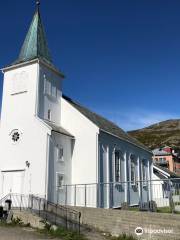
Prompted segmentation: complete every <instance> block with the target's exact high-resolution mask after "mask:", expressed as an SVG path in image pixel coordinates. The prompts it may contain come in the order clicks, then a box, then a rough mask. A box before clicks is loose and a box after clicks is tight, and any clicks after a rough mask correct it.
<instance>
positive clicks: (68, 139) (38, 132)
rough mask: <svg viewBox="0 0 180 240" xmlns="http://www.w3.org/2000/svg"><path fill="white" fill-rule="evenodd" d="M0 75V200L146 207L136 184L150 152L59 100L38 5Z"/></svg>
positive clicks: (147, 195)
mask: <svg viewBox="0 0 180 240" xmlns="http://www.w3.org/2000/svg"><path fill="white" fill-rule="evenodd" d="M2 72H3V74H4V84H3V98H2V109H1V119H0V198H2V197H4V196H6V195H7V194H9V193H19V194H36V195H40V196H42V197H43V198H46V199H48V200H49V201H52V202H56V201H57V199H58V202H59V203H62V204H63V202H64V201H66V204H71V205H73V204H74V205H83V204H84V201H86V206H91V207H106V208H109V207H120V206H121V204H122V203H124V202H127V203H128V204H129V205H137V204H139V202H140V201H142V202H146V201H148V200H151V191H150V188H149V187H148V183H147V185H145V184H141V183H140V182H139V183H137V182H138V181H140V180H144V181H146V180H149V179H151V175H152V153H151V151H150V150H148V149H147V148H146V147H145V146H144V145H142V144H141V143H139V142H138V141H136V140H135V139H133V138H132V137H130V136H129V135H128V134H127V133H126V132H124V131H123V130H122V129H121V128H119V127H118V126H117V125H115V124H114V123H112V122H111V121H108V120H106V119H105V118H103V117H101V116H99V115H98V114H96V113H94V112H92V111H90V110H89V109H87V108H85V107H83V106H82V105H81V104H79V103H77V102H75V101H74V100H72V99H70V98H69V97H67V96H65V95H64V94H63V88H62V83H63V81H64V80H63V79H64V75H63V73H61V71H59V70H58V69H57V68H56V67H55V66H54V64H53V62H52V59H51V56H50V53H49V50H48V46H47V41H46V37H45V33H44V28H43V25H42V20H41V16H40V10H39V6H38V7H37V10H36V12H35V14H34V16H33V20H32V22H31V25H30V28H29V30H28V33H27V35H26V38H25V41H24V44H23V46H22V48H21V51H20V54H19V57H18V59H17V60H16V61H15V62H13V64H11V65H9V66H7V67H4V68H3V69H2Z"/></svg>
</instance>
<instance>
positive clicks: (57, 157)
mask: <svg viewBox="0 0 180 240" xmlns="http://www.w3.org/2000/svg"><path fill="white" fill-rule="evenodd" d="M60 150H62V157H61V158H59V151H60ZM56 159H57V162H64V147H63V146H62V145H58V144H57V145H56Z"/></svg>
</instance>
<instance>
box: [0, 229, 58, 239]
mask: <svg viewBox="0 0 180 240" xmlns="http://www.w3.org/2000/svg"><path fill="white" fill-rule="evenodd" d="M42 239H53V240H55V238H52V237H47V236H45V235H43V234H40V233H38V232H36V231H35V230H34V229H32V228H21V227H0V240H42Z"/></svg>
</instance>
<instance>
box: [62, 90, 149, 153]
mask: <svg viewBox="0 0 180 240" xmlns="http://www.w3.org/2000/svg"><path fill="white" fill-rule="evenodd" d="M63 98H64V99H65V100H66V101H67V102H69V103H70V104H71V105H72V106H73V107H75V108H76V109H77V110H78V111H79V112H81V113H82V114H83V115H84V116H85V117H87V118H88V119H89V120H90V121H92V122H93V123H94V124H95V125H96V126H98V127H99V128H100V130H102V131H104V132H107V133H109V134H111V135H114V136H116V137H118V138H120V139H123V140H125V141H127V142H130V143H131V144H133V145H136V146H138V147H140V148H143V149H144V150H146V151H149V152H151V151H150V150H149V149H148V148H147V147H146V146H144V145H143V144H142V143H140V142H139V141H137V140H136V139H134V138H133V137H131V136H129V135H128V133H126V132H125V131H123V130H122V129H121V128H120V127H118V126H117V125H116V124H114V123H113V122H111V121H109V120H107V119H105V118H104V117H102V116H100V115H98V114H97V113H94V112H92V111H91V110H89V109H88V108H86V107H83V106H82V105H80V104H79V103H77V102H75V101H73V100H72V99H71V98H69V97H67V96H65V95H63Z"/></svg>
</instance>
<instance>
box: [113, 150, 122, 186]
mask: <svg viewBox="0 0 180 240" xmlns="http://www.w3.org/2000/svg"><path fill="white" fill-rule="evenodd" d="M114 155H115V156H114V158H115V181H116V182H121V181H122V160H123V156H122V153H121V152H120V151H117V150H116V151H115V153H114Z"/></svg>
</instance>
